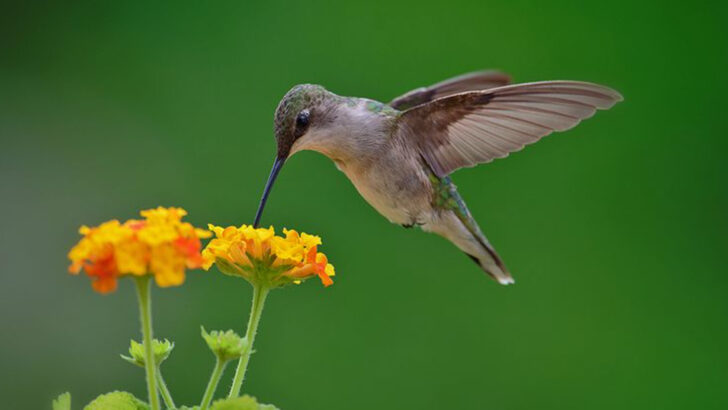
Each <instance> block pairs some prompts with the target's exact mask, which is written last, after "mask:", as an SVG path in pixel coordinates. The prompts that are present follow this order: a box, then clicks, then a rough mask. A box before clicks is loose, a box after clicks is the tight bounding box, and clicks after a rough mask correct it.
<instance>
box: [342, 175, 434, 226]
mask: <svg viewBox="0 0 728 410" xmlns="http://www.w3.org/2000/svg"><path fill="white" fill-rule="evenodd" d="M338 165H339V168H340V169H341V170H342V171H343V172H344V173H345V174H346V176H347V177H349V179H350V180H351V182H352V183H353V184H354V186H355V187H356V189H357V191H359V194H361V196H362V197H364V199H365V200H366V201H367V202H368V203H369V204H370V205H371V206H372V207H373V208H374V209H376V210H377V211H378V212H379V213H380V214H382V215H383V216H384V217H385V218H387V219H388V220H389V221H390V222H392V223H396V224H399V225H414V224H422V223H424V222H425V221H426V219H425V216H426V215H429V212H430V211H431V209H432V205H431V195H430V192H431V188H430V182H429V180H428V179H427V176H426V175H425V174H424V172H422V170H421V169H419V168H418V167H414V166H408V165H409V164H407V163H406V162H405V163H402V162H399V163H397V164H381V163H380V164H377V165H376V166H370V167H366V168H365V169H361V168H359V169H356V170H354V169H352V168H351V167H347V166H345V165H343V164H338ZM388 165H391V167H390V166H388Z"/></svg>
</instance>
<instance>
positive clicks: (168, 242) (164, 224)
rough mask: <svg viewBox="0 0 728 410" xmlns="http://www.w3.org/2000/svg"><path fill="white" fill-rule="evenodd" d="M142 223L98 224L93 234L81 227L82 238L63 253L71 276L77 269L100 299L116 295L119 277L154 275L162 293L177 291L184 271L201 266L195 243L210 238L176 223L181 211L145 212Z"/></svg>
mask: <svg viewBox="0 0 728 410" xmlns="http://www.w3.org/2000/svg"><path fill="white" fill-rule="evenodd" d="M141 215H142V217H144V219H143V220H133V219H132V220H129V221H126V222H124V223H123V224H122V223H120V222H119V221H117V220H112V221H108V222H104V223H102V224H101V225H99V226H97V227H93V228H89V227H87V226H82V227H81V229H80V230H79V233H80V234H81V235H83V238H81V240H80V241H79V242H78V244H76V246H74V247H73V248H72V249H71V251H70V252H69V253H68V258H69V259H70V260H71V266H70V267H69V268H68V269H69V271H70V272H71V273H73V274H78V273H79V272H80V271H81V270H82V269H83V270H85V271H86V274H87V275H88V276H89V277H90V278H92V282H91V285H92V286H93V288H94V289H95V290H96V291H97V292H100V293H108V292H112V291H114V290H115V289H116V280H117V278H118V277H120V276H124V275H135V276H142V275H146V274H151V275H154V279H155V280H156V282H157V285H159V286H162V287H167V286H176V285H181V284H182V283H183V282H184V280H185V269H194V268H199V267H200V266H202V263H203V260H202V255H201V254H200V249H201V247H202V246H201V244H200V239H201V238H208V237H210V235H211V234H210V232H208V231H206V230H204V229H197V228H195V227H194V226H192V225H191V224H189V223H187V222H182V217H184V216H185V215H187V212H186V211H185V210H184V209H182V208H162V207H158V208H156V209H148V210H146V211H142V212H141Z"/></svg>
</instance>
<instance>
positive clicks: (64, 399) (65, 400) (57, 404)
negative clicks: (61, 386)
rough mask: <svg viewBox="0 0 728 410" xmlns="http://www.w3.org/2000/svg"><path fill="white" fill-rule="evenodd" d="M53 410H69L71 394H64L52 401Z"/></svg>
mask: <svg viewBox="0 0 728 410" xmlns="http://www.w3.org/2000/svg"><path fill="white" fill-rule="evenodd" d="M53 410H71V393H69V392H65V393H63V394H61V395H60V396H58V397H57V398H56V399H55V400H53Z"/></svg>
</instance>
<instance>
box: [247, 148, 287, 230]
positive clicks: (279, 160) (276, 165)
mask: <svg viewBox="0 0 728 410" xmlns="http://www.w3.org/2000/svg"><path fill="white" fill-rule="evenodd" d="M285 162H286V158H285V157H276V160H275V162H273V168H271V170H270V175H269V176H268V182H266V183H265V188H264V189H263V196H262V197H261V198H260V205H258V212H256V213H255V222H253V227H254V228H257V227H258V223H260V217H261V216H262V215H263V208H265V203H266V201H267V200H268V194H269V193H270V190H271V188H272V187H273V183H274V182H276V178H277V177H278V173H279V172H280V171H281V168H283V164H284V163H285Z"/></svg>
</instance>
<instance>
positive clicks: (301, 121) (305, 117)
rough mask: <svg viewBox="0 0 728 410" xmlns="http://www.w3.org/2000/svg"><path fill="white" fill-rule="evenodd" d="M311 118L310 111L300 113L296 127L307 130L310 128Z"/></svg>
mask: <svg viewBox="0 0 728 410" xmlns="http://www.w3.org/2000/svg"><path fill="white" fill-rule="evenodd" d="M310 117H311V113H309V112H308V110H303V111H301V112H299V113H298V116H296V127H297V128H306V127H307V126H308V121H309V119H310Z"/></svg>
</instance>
